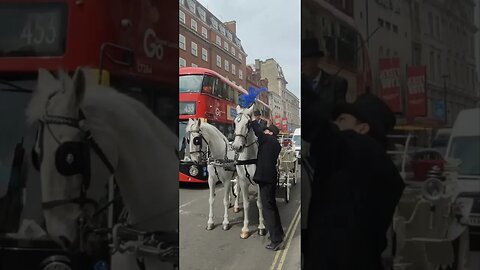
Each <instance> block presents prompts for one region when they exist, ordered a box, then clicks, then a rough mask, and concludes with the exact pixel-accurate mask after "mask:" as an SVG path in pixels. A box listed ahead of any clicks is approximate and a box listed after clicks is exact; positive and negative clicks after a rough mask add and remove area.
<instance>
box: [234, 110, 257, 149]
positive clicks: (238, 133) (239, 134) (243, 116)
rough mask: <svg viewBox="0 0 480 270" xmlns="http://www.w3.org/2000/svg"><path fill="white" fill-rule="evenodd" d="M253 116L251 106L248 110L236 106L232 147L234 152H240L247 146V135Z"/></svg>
mask: <svg viewBox="0 0 480 270" xmlns="http://www.w3.org/2000/svg"><path fill="white" fill-rule="evenodd" d="M252 114H253V104H252V105H250V107H248V108H241V107H240V106H238V105H237V117H236V118H235V121H234V122H235V140H234V141H233V144H232V147H233V149H234V150H235V151H236V152H242V151H243V149H244V148H245V146H246V144H247V135H248V132H249V130H250V124H249V123H250V120H251V119H252Z"/></svg>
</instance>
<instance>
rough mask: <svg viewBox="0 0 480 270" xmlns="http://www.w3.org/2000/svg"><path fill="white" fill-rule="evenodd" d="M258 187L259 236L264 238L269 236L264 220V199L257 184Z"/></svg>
mask: <svg viewBox="0 0 480 270" xmlns="http://www.w3.org/2000/svg"><path fill="white" fill-rule="evenodd" d="M256 186H257V192H258V193H257V194H258V195H257V207H258V234H259V235H261V236H264V235H266V234H267V231H266V230H265V224H264V219H263V211H262V209H263V204H262V198H261V197H260V185H259V184H256Z"/></svg>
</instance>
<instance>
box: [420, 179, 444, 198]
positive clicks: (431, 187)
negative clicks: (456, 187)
mask: <svg viewBox="0 0 480 270" xmlns="http://www.w3.org/2000/svg"><path fill="white" fill-rule="evenodd" d="M443 189H444V185H443V183H442V181H440V180H439V179H437V178H429V179H427V180H425V183H424V184H423V190H422V193H423V197H425V199H427V200H430V201H434V200H437V199H438V198H440V196H441V195H442V193H443Z"/></svg>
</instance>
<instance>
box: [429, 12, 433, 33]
mask: <svg viewBox="0 0 480 270" xmlns="http://www.w3.org/2000/svg"><path fill="white" fill-rule="evenodd" d="M428 29H429V30H430V35H432V36H433V15H432V13H431V12H429V13H428Z"/></svg>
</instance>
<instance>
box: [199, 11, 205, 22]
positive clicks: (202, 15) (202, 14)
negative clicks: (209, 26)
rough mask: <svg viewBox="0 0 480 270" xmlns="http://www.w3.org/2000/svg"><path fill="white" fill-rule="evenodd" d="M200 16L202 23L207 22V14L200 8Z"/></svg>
mask: <svg viewBox="0 0 480 270" xmlns="http://www.w3.org/2000/svg"><path fill="white" fill-rule="evenodd" d="M198 14H199V15H200V19H202V21H204V22H206V21H207V13H206V12H205V10H203V9H201V8H198Z"/></svg>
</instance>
